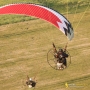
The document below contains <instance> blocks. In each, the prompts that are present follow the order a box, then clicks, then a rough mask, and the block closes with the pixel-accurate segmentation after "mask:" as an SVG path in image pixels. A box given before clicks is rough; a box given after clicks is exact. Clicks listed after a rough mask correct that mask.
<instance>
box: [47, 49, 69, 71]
mask: <svg viewBox="0 0 90 90" xmlns="http://www.w3.org/2000/svg"><path fill="white" fill-rule="evenodd" d="M66 53H67V54H68V58H69V60H68V63H67V67H69V65H70V64H71V55H70V53H69V52H68V51H67V50H66ZM50 55H51V56H52V58H51V59H50V58H49V56H50ZM50 61H51V62H50ZM47 62H48V64H49V65H50V67H52V68H53V69H55V70H61V69H57V66H56V62H57V61H56V58H55V57H54V51H53V48H51V49H50V50H49V51H48V52H47ZM51 63H53V64H55V65H52V64H51ZM67 67H66V68H67Z"/></svg>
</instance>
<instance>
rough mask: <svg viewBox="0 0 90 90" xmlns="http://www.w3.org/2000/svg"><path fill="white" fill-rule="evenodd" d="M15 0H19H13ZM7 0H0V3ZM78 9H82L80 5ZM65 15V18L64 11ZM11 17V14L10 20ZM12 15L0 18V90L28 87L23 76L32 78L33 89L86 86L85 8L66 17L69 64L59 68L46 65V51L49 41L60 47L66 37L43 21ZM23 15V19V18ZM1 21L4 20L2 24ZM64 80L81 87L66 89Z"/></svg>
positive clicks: (89, 16) (88, 18) (89, 47)
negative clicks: (70, 35) (69, 29)
mask: <svg viewBox="0 0 90 90" xmlns="http://www.w3.org/2000/svg"><path fill="white" fill-rule="evenodd" d="M18 1H20V0H17V1H16V0H13V2H18ZM25 1H26V0H25ZM29 1H30V0H29ZM32 1H33V0H32ZM35 1H36V2H37V1H39V0H35ZM48 1H49V0H48ZM54 1H55V0H54ZM54 1H53V0H52V2H54ZM65 1H67V0H65ZM68 1H69V0H68ZM75 1H76V0H75ZM82 1H83V0H82ZM11 2H12V1H10V0H7V1H6V2H4V0H2V3H0V4H3V5H4V4H7V3H11ZM59 2H60V0H58V3H59ZM63 2H64V1H63ZM58 3H57V4H58ZM63 4H64V3H63ZM86 8H87V7H86ZM82 11H85V9H83V8H82ZM82 15H83V17H82ZM65 16H66V17H67V14H66V15H65ZM12 17H15V19H14V21H13V20H12ZM12 17H11V15H9V16H7V15H6V16H1V19H0V20H1V21H2V23H3V25H2V24H1V25H0V90H32V89H29V88H28V87H26V86H24V85H23V83H25V79H26V76H27V75H29V76H30V77H36V79H37V86H36V90H80V89H81V90H89V89H90V62H89V61H90V58H89V56H90V31H89V30H90V11H89V8H88V10H87V12H86V13H85V14H84V12H80V13H76V14H74V13H72V14H68V17H67V18H68V19H69V20H70V22H71V23H72V25H73V28H74V34H75V36H74V38H73V40H72V41H69V42H68V51H69V53H70V55H71V62H72V63H71V65H70V66H69V67H68V68H67V69H65V70H63V71H58V70H54V69H52V68H51V67H50V66H49V65H48V63H47V52H48V50H50V49H51V48H52V42H54V43H55V44H56V46H57V47H64V46H65V44H66V42H67V38H66V36H65V35H64V34H63V33H62V32H60V31H59V30H58V29H57V28H56V27H54V26H53V25H52V24H50V23H48V22H46V21H44V20H41V19H34V20H31V17H24V16H22V17H21V18H20V16H17V15H16V16H13V15H12ZM81 17H82V18H81ZM8 18H9V19H8ZM24 18H26V20H24V21H23V19H24ZM29 18H30V19H29ZM2 19H4V20H2ZM16 19H17V20H16ZM79 21H80V23H79V24H78V22H79ZM5 22H8V23H7V24H4V23H5ZM77 24H78V26H77ZM65 83H68V84H75V85H83V86H84V87H83V88H82V87H68V88H66V86H65Z"/></svg>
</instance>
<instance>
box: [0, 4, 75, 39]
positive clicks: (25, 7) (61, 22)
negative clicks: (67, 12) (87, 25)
mask: <svg viewBox="0 0 90 90" xmlns="http://www.w3.org/2000/svg"><path fill="white" fill-rule="evenodd" d="M3 14H22V15H27V16H34V17H38V18H41V19H44V20H46V21H48V22H50V23H52V24H54V25H55V26H56V27H57V28H59V30H60V31H62V32H63V33H64V34H65V35H66V36H67V37H68V39H69V40H71V39H72V38H73V36H74V32H73V28H72V26H71V24H70V22H69V21H68V20H67V19H66V18H65V17H64V16H63V15H61V14H60V13H58V12H56V11H54V10H52V9H50V8H48V7H45V6H41V5H36V4H24V3H23V4H9V5H5V6H2V7H0V15H3Z"/></svg>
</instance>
